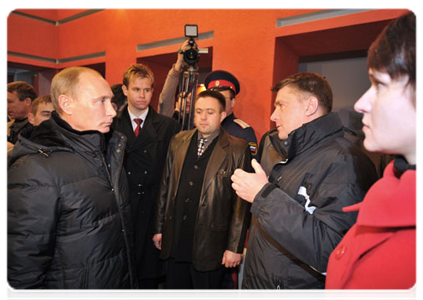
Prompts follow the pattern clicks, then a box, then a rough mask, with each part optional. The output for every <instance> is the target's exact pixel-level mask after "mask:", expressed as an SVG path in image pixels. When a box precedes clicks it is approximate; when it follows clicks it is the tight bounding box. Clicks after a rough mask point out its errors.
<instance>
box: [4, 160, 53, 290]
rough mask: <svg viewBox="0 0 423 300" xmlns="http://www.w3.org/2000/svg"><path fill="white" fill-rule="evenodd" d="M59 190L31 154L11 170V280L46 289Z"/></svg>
mask: <svg viewBox="0 0 423 300" xmlns="http://www.w3.org/2000/svg"><path fill="white" fill-rule="evenodd" d="M58 195H59V192H58V190H57V188H56V186H55V185H54V184H53V179H52V178H51V175H50V174H49V172H47V170H46V169H45V168H44V167H43V166H41V165H40V164H39V162H37V161H33V160H31V159H30V157H29V156H27V157H25V158H22V159H20V160H18V161H16V162H15V164H14V165H12V166H11V167H10V168H9V170H8V211H7V219H8V224H7V225H8V226H7V229H8V232H7V239H8V241H7V242H8V244H7V252H8V266H7V267H8V274H7V276H8V281H9V284H10V285H11V286H12V287H14V288H32V289H33V288H43V284H44V279H45V274H46V272H47V270H48V268H49V265H50V262H51V260H52V258H53V255H54V249H55V240H56V224H57V219H58V215H57V211H58V205H59V196H58Z"/></svg>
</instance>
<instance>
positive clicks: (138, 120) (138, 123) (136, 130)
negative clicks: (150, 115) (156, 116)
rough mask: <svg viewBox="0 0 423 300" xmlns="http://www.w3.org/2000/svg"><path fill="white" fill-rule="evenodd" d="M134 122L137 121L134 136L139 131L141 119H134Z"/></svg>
mask: <svg viewBox="0 0 423 300" xmlns="http://www.w3.org/2000/svg"><path fill="white" fill-rule="evenodd" d="M134 121H135V123H137V127H136V128H135V131H134V133H135V137H137V136H138V133H139V132H140V128H141V124H142V119H134Z"/></svg>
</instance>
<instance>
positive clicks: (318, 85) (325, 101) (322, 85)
mask: <svg viewBox="0 0 423 300" xmlns="http://www.w3.org/2000/svg"><path fill="white" fill-rule="evenodd" d="M287 85H290V86H292V87H295V88H296V89H297V90H298V91H300V92H305V93H309V94H312V95H313V96H315V97H316V98H317V100H319V106H320V107H322V108H323V109H324V110H325V112H326V113H330V112H331V111H332V105H333V94H332V89H331V87H330V85H329V82H328V81H327V80H326V78H324V77H323V76H321V75H319V74H316V73H309V72H302V73H296V74H293V75H291V76H288V77H287V78H285V79H283V80H281V81H280V82H278V83H277V84H276V85H275V86H274V87H273V88H272V92H275V93H277V92H279V90H280V89H282V88H283V87H285V86H287Z"/></svg>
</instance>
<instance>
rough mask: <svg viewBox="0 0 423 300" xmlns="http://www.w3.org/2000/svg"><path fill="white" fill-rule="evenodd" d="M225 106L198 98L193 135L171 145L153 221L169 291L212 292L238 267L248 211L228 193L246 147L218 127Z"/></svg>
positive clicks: (245, 160) (212, 96)
mask: <svg viewBox="0 0 423 300" xmlns="http://www.w3.org/2000/svg"><path fill="white" fill-rule="evenodd" d="M225 105H226V101H225V98H224V96H223V95H221V94H220V93H219V92H216V91H210V90H206V91H204V92H201V93H200V94H199V95H198V99H197V101H196V103H195V110H194V123H195V126H196V129H194V130H190V131H182V132H180V133H179V134H177V135H176V136H175V137H174V138H173V139H172V141H171V143H170V145H169V150H168V154H167V158H166V162H165V167H164V171H163V176H162V180H161V183H160V191H159V196H158V199H157V204H156V205H157V207H156V210H155V214H154V219H153V231H154V233H155V235H154V237H153V241H154V244H155V245H156V247H157V248H158V249H160V250H161V254H160V257H161V258H162V259H165V260H167V267H166V276H167V288H170V289H176V288H181V289H192V288H194V289H201V288H205V289H215V288H220V287H221V281H222V275H223V271H224V269H225V267H226V268H232V267H235V266H237V265H239V263H240V262H241V254H242V251H243V248H244V242H245V236H246V231H247V228H248V226H249V220H250V214H249V205H245V203H244V202H245V201H243V200H242V199H240V198H239V197H238V196H237V195H236V194H235V192H234V190H233V189H232V187H231V180H230V176H231V174H233V172H234V171H235V169H236V168H242V169H244V170H249V169H250V164H251V155H250V149H249V146H248V143H247V142H246V141H244V140H241V139H238V138H235V137H233V136H230V135H229V134H228V133H227V132H226V131H225V129H223V128H222V127H221V122H222V120H223V119H224V118H225V117H226V113H225Z"/></svg>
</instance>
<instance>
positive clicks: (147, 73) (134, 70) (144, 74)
mask: <svg viewBox="0 0 423 300" xmlns="http://www.w3.org/2000/svg"><path fill="white" fill-rule="evenodd" d="M134 78H150V80H151V87H153V86H154V74H153V71H151V69H150V68H149V67H148V66H146V65H143V64H133V65H132V66H130V67H129V68H128V69H126V70H125V73H123V79H122V83H123V85H124V86H126V87H128V86H129V83H130V82H131V80H132V79H134Z"/></svg>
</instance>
